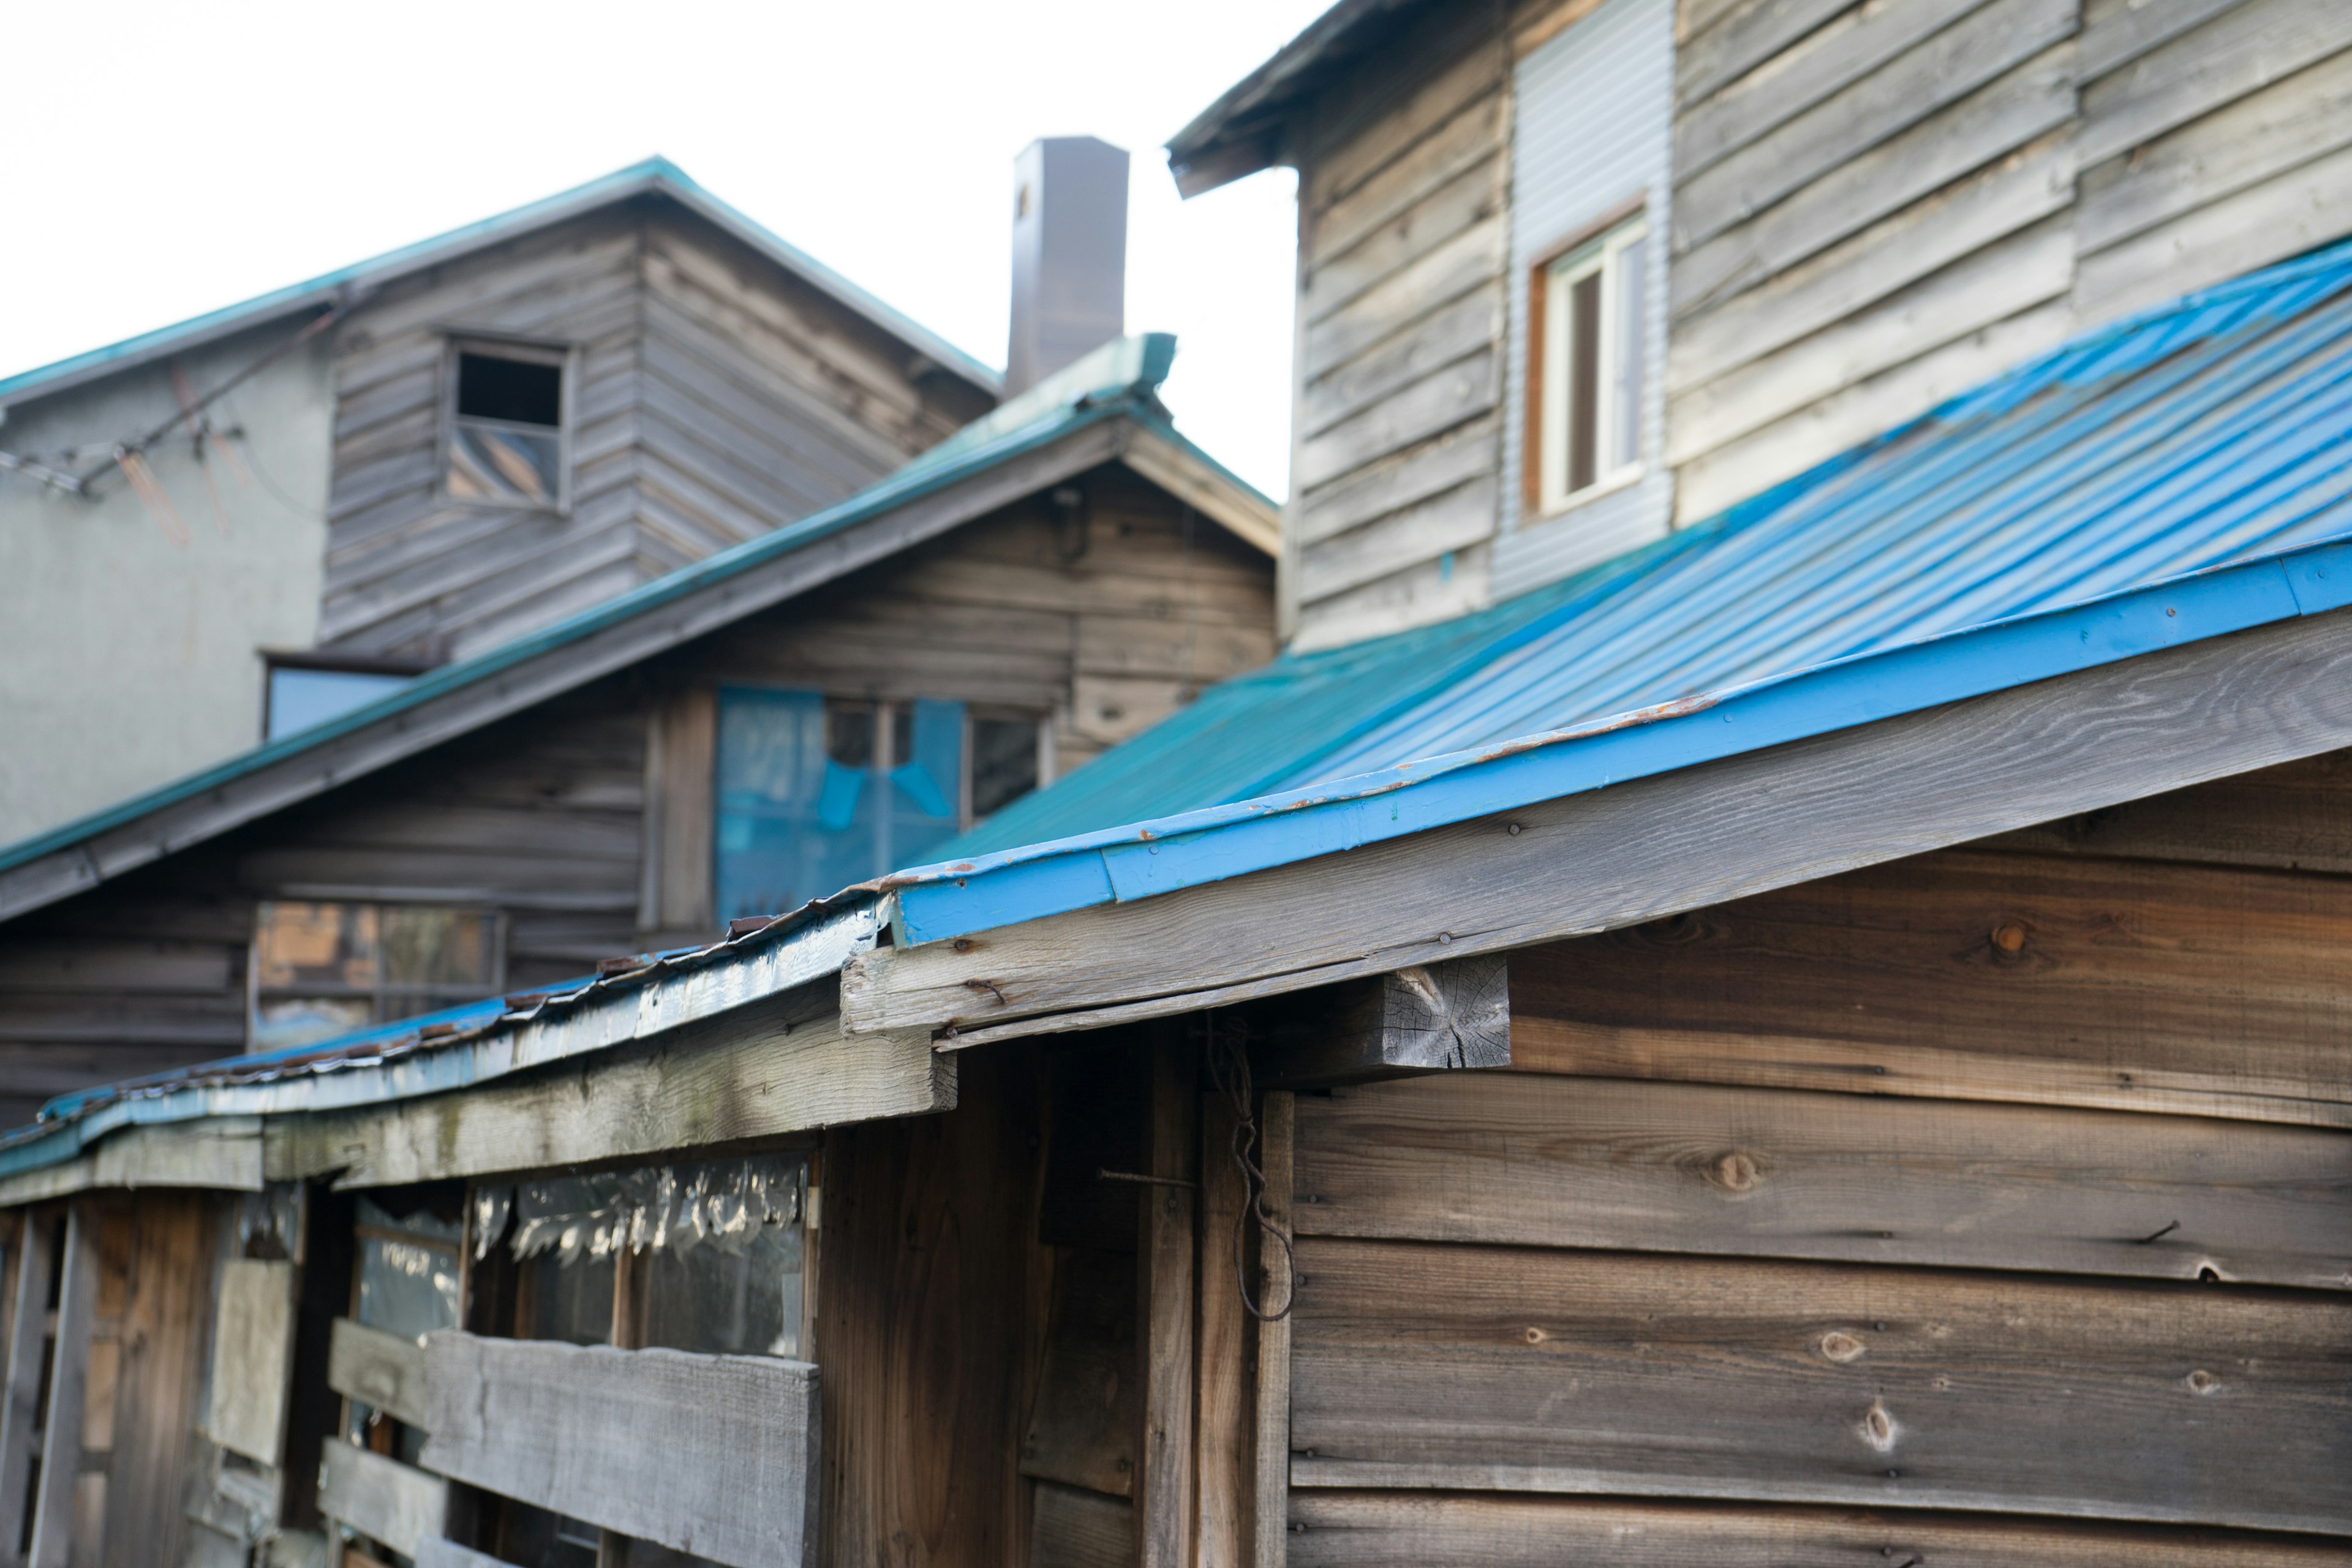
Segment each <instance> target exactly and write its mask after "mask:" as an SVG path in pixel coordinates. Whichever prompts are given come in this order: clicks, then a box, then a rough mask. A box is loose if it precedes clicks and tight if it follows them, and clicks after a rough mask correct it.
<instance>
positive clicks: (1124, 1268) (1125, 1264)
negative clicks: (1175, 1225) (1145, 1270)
mask: <svg viewBox="0 0 2352 1568" xmlns="http://www.w3.org/2000/svg"><path fill="white" fill-rule="evenodd" d="M1136 1299H1137V1298H1136V1280H1135V1255H1134V1254H1133V1253H1131V1252H1108V1251H1104V1250H1102V1249H1100V1248H1097V1247H1073V1248H1070V1249H1069V1250H1068V1251H1066V1253H1064V1254H1063V1255H1062V1262H1061V1264H1060V1266H1059V1267H1058V1268H1056V1269H1055V1303H1054V1317H1053V1327H1052V1333H1051V1336H1050V1337H1049V1338H1048V1339H1047V1340H1046V1342H1045V1362H1044V1367H1043V1371H1042V1373H1040V1376H1039V1378H1038V1383H1037V1390H1036V1394H1035V1398H1034V1403H1033V1406H1032V1409H1031V1413H1030V1417H1029V1426H1028V1431H1027V1434H1026V1435H1025V1436H1024V1437H1023V1439H1022V1443H1021V1473H1022V1474H1023V1475H1024V1476H1031V1477H1034V1478H1035V1479H1038V1480H1041V1481H1047V1482H1059V1483H1063V1484H1066V1485H1068V1486H1074V1487H1084V1488H1087V1489H1088V1490H1091V1491H1095V1492H1100V1493H1104V1494H1107V1495H1108V1496H1112V1497H1118V1498H1126V1497H1130V1496H1132V1495H1133V1493H1134V1490H1135V1455H1136V1436H1137V1434H1138V1433H1139V1431H1140V1430H1141V1425H1140V1424H1141V1421H1142V1405H1141V1394H1142V1384H1141V1380H1140V1379H1139V1376H1138V1372H1139V1368H1138V1366H1137V1363H1136V1338H1135V1324H1136V1310H1135V1304H1136ZM1132 1545H1133V1542H1132V1539H1131V1538H1130V1539H1129V1547H1130V1549H1131V1547H1132Z"/></svg>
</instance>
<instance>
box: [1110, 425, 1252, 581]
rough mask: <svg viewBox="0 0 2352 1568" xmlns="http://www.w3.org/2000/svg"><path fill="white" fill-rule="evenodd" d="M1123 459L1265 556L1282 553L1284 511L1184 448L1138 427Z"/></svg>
mask: <svg viewBox="0 0 2352 1568" xmlns="http://www.w3.org/2000/svg"><path fill="white" fill-rule="evenodd" d="M1119 460H1120V461H1121V462H1122V463H1124V464H1126V465H1127V467H1128V468H1130V469H1132V470H1133V471H1134V472H1135V473H1137V474H1138V475H1140V476H1141V477H1142V478H1144V479H1149V480H1150V482H1151V483H1152V484H1154V485H1157V486H1159V487H1160V489H1163V490H1165V491H1167V492H1168V493H1169V494H1170V495H1171V496H1172V497H1173V498H1175V499H1176V500H1181V501H1182V502H1183V503H1184V504H1185V505H1186V506H1189V507H1191V508H1192V509H1193V510H1196V511H1198V512H1200V513H1201V514H1202V516H1204V517H1206V518H1208V519H1209V520H1210V521H1212V522H1214V523H1216V524H1217V525H1218V526H1219V527H1221V528H1223V529H1225V530H1226V531H1229V532H1231V533H1232V534H1233V535H1234V538H1236V539H1238V540H1240V541H1241V542H1244V543H1245V544H1247V545H1249V546H1250V547H1252V548H1253V549H1255V550H1256V551H1258V552H1261V553H1262V554H1265V555H1267V556H1272V555H1274V554H1276V552H1279V551H1280V550H1281V548H1282V510H1281V508H1279V507H1278V506H1276V505H1275V504H1273V503H1272V502H1270V501H1268V500H1266V499H1265V497H1264V496H1262V495H1260V494H1258V493H1257V492H1256V491H1255V490H1254V489H1248V488H1246V487H1244V486H1242V485H1239V484H1236V483H1234V481H1233V480H1232V479H1229V478H1227V477H1226V476H1225V475H1223V474H1221V473H1218V472H1216V471H1215V470H1213V468H1210V466H1209V465H1208V464H1206V463H1203V462H1202V460H1201V459H1200V458H1199V457H1198V456H1197V455H1195V454H1194V453H1192V452H1191V451H1189V450H1187V449H1186V448H1184V447H1180V446H1178V445H1177V444H1175V443H1174V442H1171V441H1165V440H1162V439H1161V438H1160V436H1159V435H1158V433H1156V432H1154V431H1152V430H1150V429H1148V428H1145V427H1143V426H1137V427H1136V429H1135V431H1134V433H1133V434H1132V435H1131V436H1130V437H1129V439H1128V443H1127V450H1126V451H1124V452H1122V453H1121V454H1120V455H1119Z"/></svg>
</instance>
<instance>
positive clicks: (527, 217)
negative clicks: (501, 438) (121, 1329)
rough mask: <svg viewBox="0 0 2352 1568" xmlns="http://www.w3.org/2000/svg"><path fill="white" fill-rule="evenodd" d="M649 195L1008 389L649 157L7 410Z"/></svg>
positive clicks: (938, 358)
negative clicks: (665, 199)
mask: <svg viewBox="0 0 2352 1568" xmlns="http://www.w3.org/2000/svg"><path fill="white" fill-rule="evenodd" d="M641 195H664V196H667V197H669V198H670V199H671V200H673V201H675V202H677V203H678V204H679V205H681V206H684V207H686V208H688V210H689V211H692V212H694V213H697V214H698V215H700V216H703V217H705V218H707V219H709V221H710V222H712V223H714V224H716V225H717V226H719V227H720V228H721V229H724V230H725V231H726V232H727V233H729V234H730V235H732V236H734V237H736V238H737V239H739V240H741V241H742V242H743V243H744V244H746V245H748V246H750V247H751V248H752V249H754V250H756V251H758V252H759V253H760V254H761V255H762V256H765V257H766V258H768V259H769V260H771V261H773V262H774V263H775V264H776V265H777V266H779V267H781V268H783V269H784V270H785V271H786V272H788V273H790V274H792V275H793V277H795V278H797V279H800V280H801V281H802V282H803V283H806V284H808V285H809V286H810V287H811V288H814V289H816V290H817V291H818V292H820V293H822V294H824V295H827V296H829V297H830V298H832V299H833V300H835V301H837V302H839V303H840V304H843V305H845V306H847V307H848V308H849V309H850V310H855V311H856V312H857V313H858V314H859V315H861V316H864V317H865V318H866V320H868V321H872V322H873V323H874V324H875V325H876V326H878V327H880V328H881V329H882V330H883V331H887V332H889V333H891V334H892V335H893V336H895V337H898V338H900V339H902V340H903V341H905V342H907V343H908V345H910V346H911V347H913V348H914V349H916V350H917V351H918V352H919V353H922V354H923V355H924V357H926V358H928V359H929V360H930V361H932V362H933V363H936V364H938V365H940V367H941V368H943V369H945V370H947V371H949V372H950V373H951V374H955V375H957V376H960V377H961V378H962V379H963V380H965V381H968V382H970V383H971V384H972V385H974V386H977V387H979V388H981V389H982V391H984V392H987V393H989V394H990V395H998V394H1001V393H1002V392H1003V385H1004V378H1003V374H1001V373H999V372H997V371H996V370H993V369H992V368H991V367H989V366H988V365H986V364H983V363H981V362H980V361H979V360H976V359H974V358H973V357H972V356H971V355H970V354H968V353H964V351H963V350H961V349H960V348H958V347H956V346H955V345H954V344H953V343H951V342H948V341H947V340H946V339H945V338H942V337H940V335H939V334H938V333H936V332H934V331H931V330H930V329H929V328H928V327H925V326H923V325H922V324H920V323H919V322H918V321H914V320H912V319H911V318H909V317H908V316H906V315H904V314H902V313H900V312H899V311H898V310H894V309H892V308H891V307H890V306H888V305H886V304H884V303H883V302H882V301H881V300H878V299H877V298H875V297H874V296H873V295H872V294H869V293H867V292H866V290H865V289H861V288H859V287H858V286H857V285H856V284H855V283H853V282H851V281H850V280H849V279H846V278H844V277H843V276H842V275H841V274H840V273H838V272H835V270H834V269H833V268H830V267H827V266H825V265H824V263H823V262H821V261H819V260H817V259H816V258H814V257H813V256H811V255H809V254H808V253H807V252H806V251H803V250H802V249H800V248H798V247H795V246H793V245H791V244H788V243H786V242H785V241H784V240H783V239H782V238H781V237H778V236H777V235H776V234H774V233H773V232H772V231H771V230H769V229H767V228H766V227H764V226H761V225H760V224H758V223H755V222H753V221H752V220H751V218H749V217H747V216H744V215H743V214H742V213H740V212H738V211H737V210H736V209H735V208H733V207H731V206H730V205H727V204H726V203H725V202H723V201H720V200H719V198H718V197H717V196H715V195H711V194H710V193H709V191H707V190H704V189H703V188H702V187H701V186H700V185H698V184H695V182H694V181H693V180H692V179H691V178H690V177H689V176H688V174H687V173H686V171H685V170H683V169H681V168H679V167H678V166H677V164H675V163H671V162H670V161H669V160H668V159H667V158H648V159H646V161H645V162H644V163H632V164H630V165H629V166H628V167H627V168H625V169H617V170H615V171H614V172H613V173H612V174H606V175H604V177H602V178H601V179H594V180H591V181H589V182H588V183H587V184H584V185H577V186H574V187H573V188H572V189H571V190H568V191H563V192H561V193H559V194H558V195H551V196H547V197H545V198H543V199H541V200H539V201H535V202H531V203H529V204H527V205H522V206H519V207H516V208H515V209H513V210H512V211H511V212H504V213H500V214H499V215H498V216H496V217H488V218H484V219H482V220H481V221H479V222H478V223H470V224H467V225H466V226H463V227H461V228H453V229H451V230H450V231H449V232H448V233H446V234H440V235H436V236H434V237H432V238H430V239H422V240H418V241H417V242H416V243H415V244H414V245H405V246H403V247H400V248H399V249H397V250H390V251H386V252H385V253H384V254H383V255H382V256H376V257H371V258H368V259H367V260H365V261H361V262H355V263H353V264H352V266H349V267H344V268H338V269H336V270H335V271H332V272H328V273H324V274H322V275H320V276H319V277H317V278H312V279H308V280H307V281H304V282H300V283H293V284H289V285H288V286H287V287H285V288H283V289H272V290H271V291H269V292H268V293H267V294H260V295H257V296H255V297H254V298H253V299H250V300H245V301H244V302H242V303H240V304H236V305H230V306H226V307H225V308H223V309H221V310H214V311H210V312H208V313H206V314H205V315H201V316H194V317H191V318H190V319H189V320H187V321H179V322H175V323H174V324H173V325H171V326H168V327H159V328H157V329H156V330H155V331H152V332H142V333H141V334H139V335H138V336H137V337H132V338H125V339H124V340H122V341H121V342H118V343H110V344H108V345H107V346H105V347H104V348H97V349H91V350H90V351H89V352H88V353H79V354H75V355H73V356H72V357H71V358H69V359H61V360H58V362H56V363H53V364H46V365H41V366H38V367H37V368H35V369H32V370H28V371H24V372H22V373H20V374H16V375H12V376H9V377H6V378H5V379H0V405H6V404H8V403H11V402H21V401H23V400H24V399H26V398H27V397H31V396H45V395H49V394H52V393H58V392H63V391H65V390H67V389H68V388H69V387H74V386H79V385H81V384H84V383H87V382H91V381H96V380H98V379H100V377H103V376H108V375H112V374H115V373H116V372H118V371H121V370H127V369H129V368H131V366H134V365H138V364H142V363H147V362H148V361H151V360H156V359H161V358H163V357H164V356H165V355H168V354H175V353H185V352H186V351H187V350H190V349H193V348H195V347H198V346H199V345H201V344H204V343H208V342H215V341H217V340H219V339H221V338H225V337H228V336H230V335H232V334H233V333H236V332H241V331H245V330H246V329H247V328H248V327H254V326H257V325H259V324H260V323H262V322H264V321H271V320H273V319H275V318H278V317H280V316H289V315H293V314H295V313H296V312H298V311H301V310H319V309H322V308H325V307H327V306H331V305H335V304H341V303H346V302H350V301H352V300H355V299H356V298H358V297H359V296H362V295H363V294H365V293H367V292H368V291H370V290H372V289H377V288H380V287H381V286H383V284H385V283H389V282H391V281H392V280H393V279H395V278H400V277H403V276H404V275H406V274H408V273H411V272H416V271H420V270H422V269H423V268H427V267H434V266H437V265H439V264H440V263H442V262H445V261H447V260H450V259H451V258H455V257H458V256H463V255H465V254H467V252H469V251H475V250H480V249H483V248H485V247H488V246H493V245H498V244H501V243H503V242H505V241H507V240H509V239H513V238H516V237H519V236H521V235H525V234H529V233H530V232H532V231H533V230H536V229H541V228H546V227H549V226H552V225H555V224H559V223H563V222H566V221H567V220H569V219H572V218H575V217H578V216H582V215H583V214H584V213H590V212H593V211H595V210H596V209H598V208H600V207H606V206H610V205H614V203H616V202H624V201H627V200H628V199H630V198H631V197H633V196H641Z"/></svg>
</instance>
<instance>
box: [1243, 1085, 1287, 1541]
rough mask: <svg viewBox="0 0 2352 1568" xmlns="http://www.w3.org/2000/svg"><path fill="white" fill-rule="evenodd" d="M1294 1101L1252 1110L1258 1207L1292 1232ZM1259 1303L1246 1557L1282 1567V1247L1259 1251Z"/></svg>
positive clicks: (1273, 1096)
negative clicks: (1258, 1125)
mask: <svg viewBox="0 0 2352 1568" xmlns="http://www.w3.org/2000/svg"><path fill="white" fill-rule="evenodd" d="M1258 1114H1259V1117H1260V1118H1261V1120H1262V1122H1263V1126H1264V1134H1263V1137H1264V1143H1263V1149H1262V1153H1261V1156H1260V1161H1259V1163H1260V1165H1261V1166H1262V1168H1263V1169H1264V1170H1265V1212H1266V1215H1267V1216H1268V1217H1269V1218H1270V1219H1271V1220H1272V1221H1273V1222H1274V1225H1275V1227H1276V1229H1277V1230H1279V1231H1280V1232H1282V1233H1283V1234H1284V1235H1286V1236H1287V1235H1289V1234H1290V1233H1291V1230H1292V1216H1293V1214H1294V1212H1295V1211H1294V1209H1293V1207H1292V1192H1293V1176H1292V1159H1293V1152H1294V1148H1295V1144H1296V1129H1297V1100H1296V1098H1295V1097H1294V1096H1293V1095H1292V1094H1291V1093H1290V1091H1289V1090H1287V1089H1274V1090H1271V1091H1269V1092H1268V1093H1267V1094H1266V1096H1265V1100H1263V1101H1262V1108H1261V1109H1260V1110H1259V1112H1258ZM1258 1259H1259V1261H1258V1308H1259V1310H1261V1311H1263V1312H1265V1313H1267V1314H1269V1315H1268V1316H1266V1317H1263V1318H1261V1319H1259V1320H1258V1325H1257V1390H1256V1393H1257V1398H1256V1411H1255V1415H1256V1432H1255V1444H1254V1454H1253V1458H1254V1465H1255V1472H1256V1473H1255V1496H1254V1497H1253V1498H1252V1500H1251V1508H1250V1534H1251V1562H1252V1563H1254V1564H1255V1568H1283V1564H1284V1561H1285V1554H1286V1552H1287V1551H1288V1548H1289V1539H1290V1512H1289V1501H1290V1333H1291V1329H1290V1323H1291V1316H1292V1313H1291V1302H1292V1300H1294V1297H1293V1290H1294V1287H1295V1284H1296V1281H1295V1279H1294V1276H1293V1271H1292V1268H1291V1260H1290V1253H1289V1251H1288V1250H1287V1249H1286V1248H1284V1247H1281V1246H1278V1245H1275V1244H1272V1243H1271V1242H1270V1241H1269V1242H1268V1244H1266V1245H1264V1246H1262V1247H1259V1249H1258Z"/></svg>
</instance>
